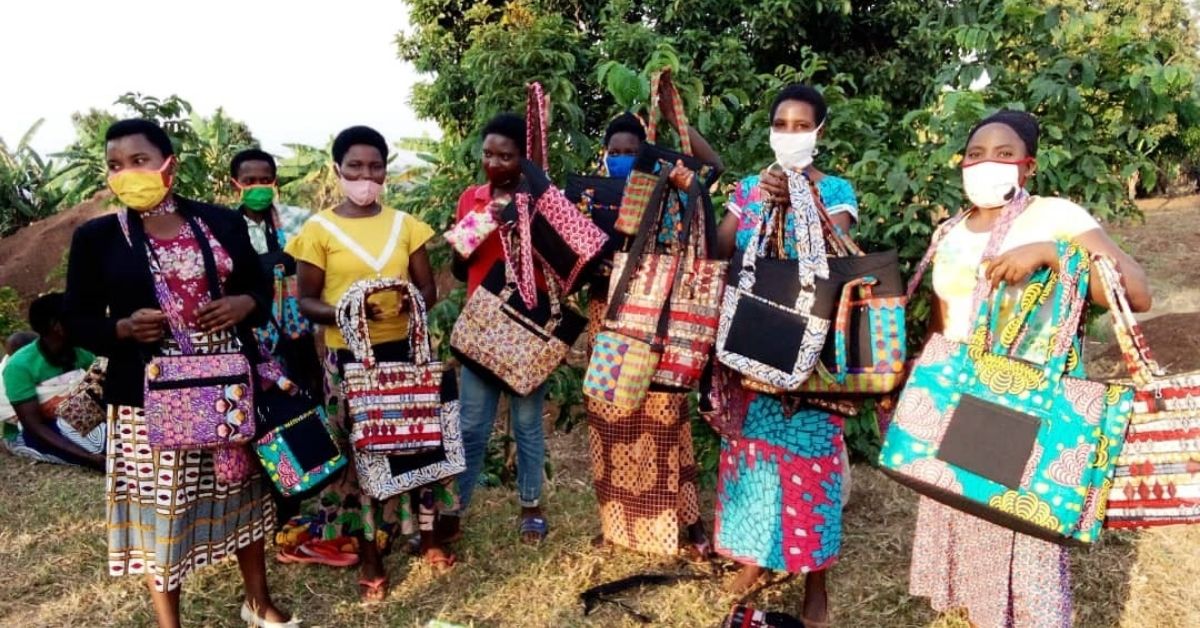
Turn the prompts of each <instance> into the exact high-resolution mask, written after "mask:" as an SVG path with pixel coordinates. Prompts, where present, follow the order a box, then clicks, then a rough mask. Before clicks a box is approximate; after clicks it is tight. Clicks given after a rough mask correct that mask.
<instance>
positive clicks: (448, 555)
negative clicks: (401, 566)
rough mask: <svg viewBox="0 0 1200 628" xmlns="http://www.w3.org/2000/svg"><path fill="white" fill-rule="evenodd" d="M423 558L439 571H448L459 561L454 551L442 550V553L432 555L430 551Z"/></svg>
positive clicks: (427, 563)
mask: <svg viewBox="0 0 1200 628" xmlns="http://www.w3.org/2000/svg"><path fill="white" fill-rule="evenodd" d="M421 560H423V561H424V562H425V564H426V565H429V566H430V567H432V568H433V570H434V571H436V572H438V573H446V572H447V571H450V570H451V569H453V568H454V564H455V563H457V562H458V556H455V555H454V554H453V553H452V552H448V551H445V550H442V553H441V554H439V555H435V556H430V555H429V553H428V552H426V554H425V555H424V556H422V557H421Z"/></svg>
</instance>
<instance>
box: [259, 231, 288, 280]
mask: <svg viewBox="0 0 1200 628" xmlns="http://www.w3.org/2000/svg"><path fill="white" fill-rule="evenodd" d="M268 241H270V240H268ZM258 261H259V264H261V265H262V268H263V272H265V273H267V275H268V276H269V277H274V276H275V267H276V266H283V275H284V276H285V277H291V276H292V275H295V274H296V258H294V257H292V256H291V255H288V254H287V253H284V252H283V251H270V252H268V253H262V254H260V255H259V256H258Z"/></svg>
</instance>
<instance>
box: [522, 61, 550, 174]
mask: <svg viewBox="0 0 1200 628" xmlns="http://www.w3.org/2000/svg"><path fill="white" fill-rule="evenodd" d="M549 118H550V97H549V96H547V95H546V92H545V91H544V90H543V89H542V84H541V83H538V82H536V81H535V82H533V83H529V84H527V85H525V154H526V155H527V156H528V159H529V160H530V161H532V162H533V163H535V164H537V165H538V166H541V168H542V170H545V171H547V172H548V171H549V170H550V151H549V139H548V138H547V130H548V128H549Z"/></svg>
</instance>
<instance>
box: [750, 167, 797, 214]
mask: <svg viewBox="0 0 1200 628" xmlns="http://www.w3.org/2000/svg"><path fill="white" fill-rule="evenodd" d="M758 185H759V186H761V187H762V189H763V191H764V192H766V193H767V196H768V197H770V199H771V200H772V201H774V202H776V203H782V204H785V205H786V204H788V203H790V202H791V194H790V193H789V192H788V179H787V175H786V174H784V173H783V171H781V170H771V169H768V170H764V171H763V173H762V176H761V177H759V180H758Z"/></svg>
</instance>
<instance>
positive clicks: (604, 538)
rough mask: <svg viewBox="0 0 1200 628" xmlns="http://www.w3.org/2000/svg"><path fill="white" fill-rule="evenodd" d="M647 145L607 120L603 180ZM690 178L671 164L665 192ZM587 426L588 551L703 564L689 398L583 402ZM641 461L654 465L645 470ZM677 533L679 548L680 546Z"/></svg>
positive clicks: (695, 140)
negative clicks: (605, 548)
mask: <svg viewBox="0 0 1200 628" xmlns="http://www.w3.org/2000/svg"><path fill="white" fill-rule="evenodd" d="M688 135H689V136H690V138H691V141H692V147H693V149H694V153H695V156H696V158H697V159H699V160H700V161H702V162H704V163H706V164H708V165H710V166H712V167H714V168H716V169H717V170H720V168H721V160H720V158H719V157H718V156H717V154H716V153H715V152H714V151H713V150H712V148H711V147H710V146H709V145H708V142H706V141H705V140H704V138H703V137H701V136H700V134H699V133H698V132H696V130H695V129H693V128H691V127H689V128H688ZM645 140H646V130H645V129H644V128H643V127H642V123H641V121H639V120H638V119H637V117H635V116H634V115H633V114H630V113H625V114H621V115H620V116H618V117H616V118H615V119H613V121H612V122H611V123H609V125H608V128H607V129H606V131H605V133H604V149H605V152H604V164H603V168H602V170H603V172H604V173H605V174H607V175H608V176H610V177H615V178H624V177H628V176H629V173H630V172H631V171H632V170H633V163H634V160H635V159H636V158H637V155H638V153H639V152H640V151H641V149H642V143H643V142H645ZM692 176H694V174H693V173H692V171H691V170H689V169H687V168H686V167H684V166H683V165H682V164H677V165H676V166H675V168H674V169H673V170H672V172H671V177H670V178H671V184H672V185H673V186H674V187H675V188H676V189H681V190H682V189H687V187H688V184H689V183H690V182H691V177H692ZM664 231H665V230H664ZM607 297H608V295H607V292H606V290H605V287H604V284H603V283H601V284H593V285H592V289H591V301H590V302H589V304H588V313H589V315H590V317H589V318H590V321H589V323H590V324H589V326H588V336H589V338H591V339H594V338H595V335H596V333H597V332H599V331H600V329H601V322H602V319H603V315H604V312H605V311H606V310H607V309H608V308H607ZM587 420H588V440H589V446H590V449H591V451H592V457H591V459H592V462H593V466H592V474H593V480H594V484H595V488H596V501H597V502H598V503H599V507H600V529H601V534H600V535H599V536H597V537H596V538H595V540H594V543H595V544H596V545H616V546H620V547H625V548H629V549H632V550H635V551H638V552H644V553H650V554H664V555H674V554H677V553H678V552H679V551H680V549H681V547H682V548H683V549H684V551H685V552H687V553H688V554H690V555H691V556H692V557H694V558H707V557H708V556H709V555H710V554H711V544H710V542H709V537H708V533H707V532H706V531H705V529H704V523H703V522H702V521H701V520H700V500H699V493H698V491H697V487H696V463H695V459H694V457H693V454H692V451H693V450H692V433H691V423H690V419H689V413H688V403H687V394H686V393H679V392H667V391H658V390H651V391H650V392H649V393H648V394H647V396H646V401H645V403H644V404H643V405H642V407H641V408H640V409H639V410H638V411H637V412H633V413H623V412H622V413H617V412H615V411H614V408H613V407H612V406H609V405H607V404H603V403H599V402H596V401H592V400H591V399H589V400H588V402H587ZM636 452H642V453H636ZM654 452H663V453H664V455H656V454H655V453H654ZM647 455H648V456H651V457H654V458H655V459H657V460H659V464H655V465H647V464H645V463H644V456H647ZM681 530H682V531H684V532H685V535H686V542H685V543H681V542H680V536H681V535H680V534H679V532H680V531H681Z"/></svg>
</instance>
